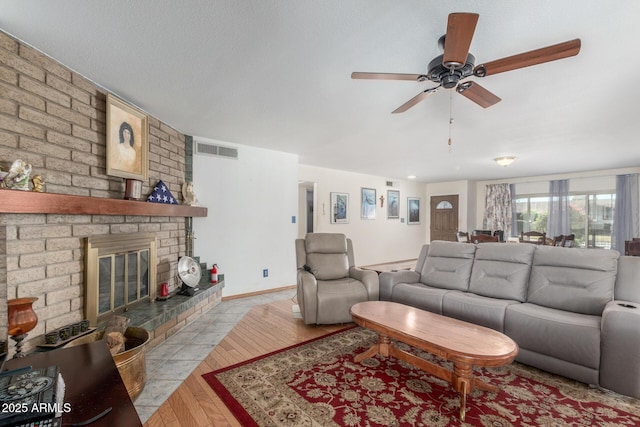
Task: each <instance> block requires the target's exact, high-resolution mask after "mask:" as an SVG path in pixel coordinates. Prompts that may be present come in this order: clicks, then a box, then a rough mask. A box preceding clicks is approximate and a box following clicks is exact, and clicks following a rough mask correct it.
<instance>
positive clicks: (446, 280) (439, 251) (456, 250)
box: [420, 240, 476, 291]
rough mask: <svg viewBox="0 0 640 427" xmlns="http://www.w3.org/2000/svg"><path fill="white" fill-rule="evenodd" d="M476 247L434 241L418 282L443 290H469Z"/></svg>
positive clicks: (467, 244)
mask: <svg viewBox="0 0 640 427" xmlns="http://www.w3.org/2000/svg"><path fill="white" fill-rule="evenodd" d="M475 252H476V245H471V244H469V243H459V242H444V241H439V240H435V241H433V242H431V244H430V246H429V254H428V255H427V259H426V260H425V263H424V266H423V267H422V271H420V281H421V282H422V283H424V284H425V285H429V286H434V287H436V288H443V289H457V290H460V291H466V290H467V289H468V288H469V278H470V277H471V267H472V266H473V256H474V254H475Z"/></svg>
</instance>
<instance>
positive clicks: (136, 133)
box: [107, 94, 149, 181]
mask: <svg viewBox="0 0 640 427" xmlns="http://www.w3.org/2000/svg"><path fill="white" fill-rule="evenodd" d="M107 175H111V176H119V177H121V178H130V179H137V180H140V181H143V180H146V179H147V178H148V177H149V118H148V117H147V116H146V115H145V114H143V113H142V112H140V111H139V110H137V109H135V108H133V107H132V106H130V105H128V104H126V103H125V102H124V101H122V100H120V99H118V98H116V97H114V96H112V95H111V94H107Z"/></svg>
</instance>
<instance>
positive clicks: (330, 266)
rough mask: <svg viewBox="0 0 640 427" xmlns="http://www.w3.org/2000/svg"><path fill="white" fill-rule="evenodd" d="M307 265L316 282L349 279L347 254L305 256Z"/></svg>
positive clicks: (313, 254) (312, 254)
mask: <svg viewBox="0 0 640 427" xmlns="http://www.w3.org/2000/svg"><path fill="white" fill-rule="evenodd" d="M307 265H308V266H309V267H311V271H312V272H313V274H314V275H315V276H316V279H318V280H333V279H342V278H343V277H349V260H348V258H347V254H316V253H311V254H307Z"/></svg>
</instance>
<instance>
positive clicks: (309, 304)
mask: <svg viewBox="0 0 640 427" xmlns="http://www.w3.org/2000/svg"><path fill="white" fill-rule="evenodd" d="M296 294H297V296H298V306H299V307H300V313H301V314H302V319H303V320H304V323H305V324H306V325H310V324H314V323H316V321H317V318H318V316H317V314H318V304H317V301H318V299H317V297H316V295H317V294H318V281H317V280H316V277H315V276H314V275H313V274H311V273H310V272H308V271H305V270H303V269H298V273H297V291H296Z"/></svg>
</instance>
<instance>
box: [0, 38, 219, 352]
mask: <svg viewBox="0 0 640 427" xmlns="http://www.w3.org/2000/svg"><path fill="white" fill-rule="evenodd" d="M0 59H1V62H0V95H1V96H0V168H2V170H5V171H6V170H8V168H9V167H10V165H11V163H12V162H13V161H14V160H16V159H22V160H24V161H26V162H28V163H29V164H31V165H32V168H33V174H34V175H35V174H39V175H41V176H42V177H43V178H44V180H45V182H46V185H45V193H41V194H38V193H31V192H21V191H14V190H3V189H0V335H4V336H0V340H2V339H3V338H4V337H6V321H7V316H6V313H7V307H6V301H7V299H12V298H18V297H23V296H34V297H38V301H36V303H35V304H34V308H35V311H36V314H37V315H38V318H39V321H38V325H37V326H36V328H35V329H34V330H33V331H32V332H30V333H29V336H28V338H27V341H26V342H25V347H24V348H25V350H28V349H29V348H30V347H33V346H34V345H35V343H36V341H37V340H38V339H41V335H43V334H44V333H45V332H47V331H49V330H53V329H56V328H58V327H60V326H63V325H66V324H69V323H72V322H75V321H78V320H80V319H82V318H83V317H84V273H85V268H84V256H85V248H84V243H85V240H86V239H87V238H88V237H92V236H105V235H123V234H132V233H154V234H155V236H156V239H157V259H156V266H157V272H156V278H155V280H156V282H157V283H163V282H167V283H168V284H169V287H170V289H174V288H176V287H177V284H176V283H175V275H176V265H177V260H178V258H179V257H180V256H182V255H185V245H186V238H185V234H186V231H185V218H188V217H191V216H204V215H206V209H205V213H204V214H203V213H202V212H199V213H198V212H197V213H196V214H193V213H192V211H189V210H188V207H186V206H176V205H172V206H173V208H169V207H162V208H161V207H160V206H158V207H154V208H153V209H150V208H148V206H147V205H155V204H152V203H143V202H133V201H125V200H123V196H124V190H125V186H124V180H123V179H121V178H117V177H113V176H109V175H107V174H106V158H105V152H106V142H105V141H106V130H105V128H106V109H105V100H106V91H105V89H104V88H101V87H99V86H98V85H96V84H94V83H93V82H92V81H90V80H89V79H87V78H86V77H84V76H81V75H79V74H77V73H76V72H74V71H73V70H70V69H69V68H67V67H65V66H63V65H62V64H60V63H59V62H57V61H56V60H55V59H53V58H51V57H49V56H47V55H46V54H44V53H42V52H39V51H37V50H36V49H34V48H32V47H31V46H28V45H26V44H24V43H22V42H20V41H19V40H16V39H15V38H13V37H11V36H10V35H8V34H6V33H4V32H2V31H0ZM125 101H127V100H125ZM142 102H144V100H143V101H142ZM190 140H191V138H190V137H189V136H185V135H183V134H182V133H180V132H178V131H177V130H175V129H174V128H172V127H171V126H170V125H168V124H166V123H163V122H162V121H160V120H158V119H157V118H155V117H153V116H149V156H148V159H149V179H148V180H146V181H144V182H143V185H142V194H143V195H147V194H148V193H149V192H150V190H151V189H152V188H153V186H155V184H156V183H157V181H158V180H160V179H161V180H162V181H163V182H164V183H165V184H167V186H168V187H169V190H170V191H171V192H172V193H173V195H174V196H175V197H176V198H177V199H178V201H179V202H181V201H182V195H181V191H180V189H181V185H182V183H183V182H184V181H185V180H186V178H187V171H188V170H189V168H190V159H189V158H188V157H187V154H186V153H187V151H188V149H189V147H188V145H189V142H190ZM18 193H19V194H18ZM34 200H35V201H34ZM183 208H184V209H187V210H186V211H185V210H184V209H183ZM181 209H182V210H181ZM218 299H219V295H218ZM213 300H215V297H214V298H213ZM205 305H206V304H205ZM200 309H202V307H200ZM192 315H194V312H191V313H190V314H184V315H176V318H175V319H169V320H167V321H166V322H165V324H166V325H165V326H163V328H164V329H165V330H164V331H160V332H161V334H162V335H166V334H167V333H171V331H172V328H174V329H175V328H178V327H179V325H180V322H184V321H185V319H186V318H188V317H189V316H192ZM178 317H181V319H180V320H179V319H178ZM165 320H166V319H165Z"/></svg>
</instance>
